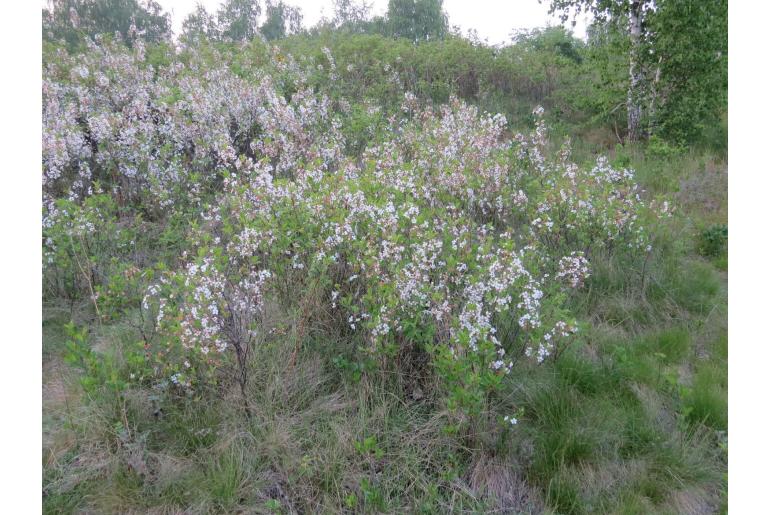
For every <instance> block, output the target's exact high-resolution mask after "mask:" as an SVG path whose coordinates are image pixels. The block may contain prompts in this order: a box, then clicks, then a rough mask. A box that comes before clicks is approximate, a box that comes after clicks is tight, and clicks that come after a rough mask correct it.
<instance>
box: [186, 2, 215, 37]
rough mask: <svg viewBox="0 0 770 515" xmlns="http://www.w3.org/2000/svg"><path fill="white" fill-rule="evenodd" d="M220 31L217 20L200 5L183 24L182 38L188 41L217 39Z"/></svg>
mask: <svg viewBox="0 0 770 515" xmlns="http://www.w3.org/2000/svg"><path fill="white" fill-rule="evenodd" d="M218 31H219V29H218V27H217V21H216V18H215V17H214V15H212V14H210V13H209V12H208V11H206V8H205V7H204V6H203V5H202V4H200V3H199V4H197V6H196V7H195V11H193V12H191V13H190V14H188V15H187V18H185V19H184V21H183V22H182V36H183V37H185V38H187V39H198V38H206V39H217V38H218Z"/></svg>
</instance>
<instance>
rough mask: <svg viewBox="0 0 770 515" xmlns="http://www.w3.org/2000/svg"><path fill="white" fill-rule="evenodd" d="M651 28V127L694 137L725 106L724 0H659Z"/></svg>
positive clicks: (681, 139) (714, 122)
mask: <svg viewBox="0 0 770 515" xmlns="http://www.w3.org/2000/svg"><path fill="white" fill-rule="evenodd" d="M649 27H650V29H649V30H650V37H649V49H648V50H647V51H646V52H644V53H643V55H644V56H645V59H646V60H647V68H648V69H650V70H651V86H650V87H651V91H650V100H649V107H648V109H649V118H650V123H651V129H652V130H653V131H654V132H656V133H659V134H660V135H661V136H663V137H665V138H666V139H669V140H672V141H676V142H678V143H691V142H694V141H696V140H698V139H700V138H702V137H704V136H705V135H706V134H707V133H708V132H709V131H710V130H712V128H718V127H719V126H720V123H719V116H720V115H721V114H723V113H724V112H725V111H726V109H727V0H659V1H658V2H657V6H656V9H655V11H654V12H652V13H651V14H650V17H649Z"/></svg>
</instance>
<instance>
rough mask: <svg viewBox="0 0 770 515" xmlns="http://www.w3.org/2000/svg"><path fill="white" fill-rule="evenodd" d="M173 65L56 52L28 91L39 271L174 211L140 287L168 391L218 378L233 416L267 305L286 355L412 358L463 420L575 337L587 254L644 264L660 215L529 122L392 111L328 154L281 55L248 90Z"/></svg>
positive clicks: (109, 280) (157, 367) (126, 276)
mask: <svg viewBox="0 0 770 515" xmlns="http://www.w3.org/2000/svg"><path fill="white" fill-rule="evenodd" d="M186 51H187V52H188V54H186V57H185V59H184V60H181V59H180V60H176V61H174V62H172V63H170V64H167V65H164V66H160V65H159V66H155V65H152V64H149V63H147V62H146V59H145V55H144V50H143V48H142V46H141V45H138V46H136V45H135V46H134V49H133V50H131V51H129V50H126V49H123V48H121V47H111V46H109V45H94V46H93V47H92V48H91V49H90V50H89V52H87V53H85V54H82V55H78V56H71V57H70V56H64V55H60V56H57V64H55V65H54V64H49V65H48V67H47V69H46V74H45V75H46V76H45V78H44V83H43V97H44V115H43V121H44V132H43V139H44V142H43V196H44V227H45V228H46V231H47V232H46V234H47V238H48V239H47V240H46V249H47V254H46V255H47V256H49V258H48V259H51V258H50V256H52V255H55V254H56V253H59V254H61V253H62V252H64V251H63V250H62V248H63V247H62V245H63V244H64V243H66V242H70V243H72V242H75V241H80V242H81V243H80V244H81V246H83V249H84V250H83V251H82V253H83V254H84V255H87V256H92V255H93V252H91V250H92V248H91V247H89V244H88V243H87V241H86V239H87V238H97V239H98V238H108V241H113V240H114V239H115V238H118V240H120V238H119V237H118V236H119V235H120V234H121V231H120V230H119V229H118V227H119V224H118V222H119V221H120V220H121V217H122V216H124V215H122V214H121V213H122V211H121V210H123V211H127V212H129V213H132V214H134V215H144V216H147V217H148V218H151V219H161V220H162V219H163V218H167V217H168V216H170V215H169V212H171V213H173V212H179V210H182V211H183V212H185V213H191V214H193V215H194V216H193V215H191V218H190V224H189V225H190V227H189V231H188V232H189V234H188V238H189V242H188V244H187V251H185V252H183V253H182V254H181V258H180V260H179V266H173V267H172V268H171V269H170V270H168V271H165V272H164V273H162V274H160V275H159V276H158V278H157V279H155V278H154V277H155V276H153V275H152V274H145V275H143V276H142V280H143V281H145V282H148V281H151V282H152V284H151V286H150V287H149V289H148V290H147V292H146V295H144V297H143V299H142V302H141V309H140V313H141V314H142V319H143V320H147V324H148V325H150V326H151V329H152V330H151V331H149V330H148V332H147V333H143V335H144V340H145V346H146V350H147V358H148V361H149V362H150V363H151V364H152V366H153V367H154V375H155V376H156V378H159V379H161V380H162V381H165V382H166V383H167V384H170V385H172V386H173V388H176V389H178V390H180V391H184V392H192V391H195V390H196V389H200V388H203V387H205V386H207V385H210V384H214V383H217V382H218V381H220V380H221V379H222V378H223V375H224V376H225V377H226V376H227V375H228V374H229V373H231V372H235V377H236V379H237V381H238V383H239V384H240V387H241V390H242V391H243V392H244V400H245V388H246V383H247V381H248V378H249V368H248V363H249V357H250V355H251V353H252V351H253V349H254V348H255V346H257V345H259V344H260V342H264V341H265V340H267V339H268V338H269V337H270V334H271V327H270V324H269V321H268V320H267V316H266V313H267V312H268V311H269V309H268V308H269V307H270V306H277V307H279V308H280V309H282V310H284V311H285V312H287V313H297V314H298V315H297V317H298V320H297V322H296V324H297V326H298V328H297V329H296V331H295V334H294V336H295V338H297V339H299V340H301V339H302V338H303V337H304V336H305V334H306V330H307V328H308V327H309V326H315V327H318V328H325V330H327V331H328V330H329V329H330V328H331V330H333V331H336V332H337V333H338V334H339V335H342V336H344V337H345V338H347V339H348V340H349V341H350V342H351V345H352V347H353V348H355V349H357V350H358V352H359V354H360V357H361V359H362V360H365V361H366V362H367V363H374V364H375V366H374V367H373V368H372V367H368V366H367V367H366V368H365V369H364V370H365V372H368V371H369V370H372V369H373V370H376V369H377V368H380V369H381V370H387V369H392V368H394V367H399V366H403V364H404V363H405V361H408V360H409V359H410V356H413V355H414V353H415V352H417V353H422V354H423V355H428V356H430V366H431V369H432V371H433V372H434V374H435V377H437V378H439V379H440V382H439V384H440V388H441V389H442V391H441V392H432V393H433V394H435V396H436V397H438V396H439V395H443V396H444V397H443V398H445V399H446V402H447V405H448V406H449V408H450V409H451V410H452V411H453V412H455V413H458V414H462V415H470V416H476V415H479V414H480V413H481V412H482V410H483V408H484V406H485V401H486V399H487V396H488V394H489V393H490V392H493V391H494V390H495V388H496V387H497V386H498V385H500V383H501V381H502V379H503V378H504V377H505V375H506V374H508V373H510V371H511V370H512V367H513V365H514V363H515V362H516V361H517V360H520V359H523V358H529V359H531V360H533V362H537V363H540V362H543V361H544V360H546V359H548V358H549V357H554V358H555V357H557V356H558V355H559V354H560V353H561V352H562V351H563V349H564V348H565V347H566V346H568V345H569V344H570V342H571V341H572V340H574V338H576V333H578V328H579V325H580V324H579V323H578V322H577V321H576V320H575V319H574V316H573V315H571V314H570V313H569V310H568V309H567V302H566V301H567V299H568V296H569V295H570V292H571V291H574V290H576V289H578V288H581V287H582V286H583V285H584V283H585V282H586V280H587V279H588V278H589V276H590V270H591V264H590V260H591V256H592V254H593V253H594V252H595V251H596V250H597V249H598V248H601V247H603V248H604V249H606V250H609V251H612V252H621V251H623V252H625V251H632V252H636V251H638V250H640V249H648V248H649V245H650V243H649V241H648V236H647V233H646V231H645V228H644V227H645V221H646V220H647V219H649V218H650V217H653V216H656V215H657V214H659V212H660V211H661V210H659V209H657V208H655V207H654V205H653V204H648V203H647V202H646V201H645V200H644V199H643V197H642V191H641V190H640V189H639V188H638V186H637V185H636V184H635V182H634V178H633V174H632V172H631V171H629V170H617V169H615V168H613V167H611V166H610V165H609V163H608V161H607V160H606V159H603V158H600V159H599V160H598V161H597V163H596V165H595V166H594V167H592V168H590V169H583V168H581V167H578V166H577V165H576V164H574V163H573V162H571V160H570V153H569V145H565V146H564V147H563V148H562V149H561V151H560V152H558V153H556V155H553V153H552V152H550V151H549V150H548V144H549V142H548V138H547V130H546V127H545V125H544V123H543V122H542V120H541V118H540V116H541V115H542V109H538V110H536V111H535V115H536V117H537V119H538V122H537V125H536V128H535V130H534V131H533V132H532V133H531V134H526V135H525V134H518V135H515V136H514V137H512V138H511V137H509V136H507V134H506V126H507V122H506V120H505V118H504V117H503V116H501V115H495V116H490V115H486V114H480V113H479V112H478V111H477V110H476V109H475V108H473V107H469V106H468V105H465V104H464V103H462V102H460V101H458V100H457V99H452V100H451V101H450V103H449V104H448V105H445V106H442V107H439V108H436V109H433V108H423V107H421V106H420V105H419V103H418V102H417V100H416V98H415V97H414V96H413V95H410V94H406V95H405V97H404V101H403V104H402V106H401V109H400V111H399V113H398V114H397V115H395V114H394V115H391V116H390V117H389V118H387V120H388V121H387V124H386V125H385V127H384V128H383V127H381V126H380V125H381V124H383V123H384V120H385V119H386V118H385V117H383V116H380V114H379V112H378V110H377V109H376V108H375V107H371V109H369V111H368V112H369V114H370V115H371V120H372V122H371V123H372V124H373V125H372V127H374V124H376V125H377V127H380V128H379V129H378V130H377V133H378V137H377V138H375V139H374V141H375V143H373V144H370V145H369V146H368V147H367V148H366V149H365V150H364V151H363V152H362V153H361V155H360V156H353V157H346V156H345V154H344V149H345V148H346V141H345V139H344V137H343V136H342V135H343V134H344V133H346V132H349V131H343V130H342V128H341V125H340V121H339V120H338V119H337V117H336V116H335V113H337V112H339V111H342V112H346V110H347V109H348V107H347V106H346V105H345V103H344V99H338V100H335V102H336V104H334V103H333V102H332V101H330V100H329V99H328V98H327V97H326V96H324V95H323V94H322V93H319V92H314V91H313V90H312V89H311V88H310V87H308V86H307V76H308V74H309V72H306V71H303V70H302V68H301V67H300V66H299V65H297V63H295V62H294V61H293V60H291V59H290V58H286V57H283V56H281V55H280V53H278V52H277V51H276V50H275V49H273V50H271V53H270V55H269V63H270V64H269V67H270V71H272V73H268V71H266V70H267V69H266V70H261V69H257V70H244V69H242V68H240V67H236V66H234V64H235V63H232V62H230V63H229V65H228V64H227V63H224V64H223V63H218V62H217V61H216V59H215V60H214V62H213V63H212V62H211V60H210V59H208V60H207V58H206V57H205V56H204V55H202V54H199V53H196V52H197V51H196V50H195V49H188V50H186ZM326 57H327V60H328V63H329V74H330V75H334V74H335V73H336V68H335V64H334V60H333V58H332V56H331V55H330V54H327V55H326ZM234 68H235V69H234ZM333 104H334V105H333ZM366 123H368V122H365V123H364V124H366ZM360 143H361V142H360V141H358V142H356V146H357V145H359V144H360ZM100 183H101V184H103V185H104V186H103V187H104V188H105V191H107V193H106V194H105V193H100V190H99V184H100ZM63 198H64V199H67V200H55V199H63ZM102 199H103V204H104V205H102V204H101V203H102ZM664 207H665V209H667V204H664ZM665 209H664V211H665ZM198 214H199V216H198ZM109 238H113V239H112V240H110V239H109ZM121 241H122V240H121ZM115 245H118V246H119V243H115ZM73 252H74V254H72V255H74V256H76V257H77V256H80V254H79V253H78V251H77V248H75V250H74V251H73ZM89 252H90V253H89ZM76 261H77V260H76ZM78 263H79V261H78ZM118 265H119V266H118ZM118 265H116V266H113V268H112V273H111V274H104V277H103V278H102V279H101V280H100V281H99V280H94V281H88V284H89V288H90V291H89V293H90V294H91V295H92V297H93V298H94V299H95V303H96V304H95V305H96V306H97V307H98V306H99V304H98V302H97V300H96V299H98V297H99V293H101V294H102V295H103V296H104V297H105V298H106V299H108V300H109V302H103V304H102V305H103V306H106V307H108V308H109V309H111V310H113V311H119V310H120V309H123V308H124V306H123V305H122V304H121V303H120V302H119V301H117V300H116V299H118V298H119V297H120V296H121V293H120V292H121V291H123V292H125V291H127V289H131V290H132V291H133V290H135V289H136V286H137V285H138V284H139V282H137V281H138V280H137V277H138V276H137V274H136V273H135V269H134V268H133V267H131V266H128V265H126V263H125V261H124V262H122V264H120V263H118ZM70 268H72V267H70ZM84 276H85V275H84ZM93 283H100V284H93ZM129 298H132V297H129ZM247 412H248V406H247ZM511 417H512V415H509V416H508V419H506V421H507V422H510V423H511V424H513V423H515V421H516V418H515V417H513V418H511Z"/></svg>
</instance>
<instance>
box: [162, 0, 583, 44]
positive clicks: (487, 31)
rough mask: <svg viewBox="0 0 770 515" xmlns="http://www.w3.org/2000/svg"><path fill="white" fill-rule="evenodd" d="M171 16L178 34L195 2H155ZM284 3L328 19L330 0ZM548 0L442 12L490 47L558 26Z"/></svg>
mask: <svg viewBox="0 0 770 515" xmlns="http://www.w3.org/2000/svg"><path fill="white" fill-rule="evenodd" d="M156 1H157V2H159V3H160V4H161V5H162V6H163V8H164V9H165V10H166V11H168V12H170V13H171V18H172V21H173V28H174V33H176V34H179V32H180V30H181V27H182V20H184V18H185V17H186V16H187V15H188V14H189V13H190V12H191V11H193V10H194V9H195V4H196V3H198V2H196V0H156ZM285 2H286V3H287V4H291V5H295V6H297V7H300V8H301V9H302V14H303V15H304V19H303V24H304V25H305V26H306V27H310V26H312V25H315V23H316V22H318V20H319V19H321V16H322V15H323V16H325V17H327V18H331V17H332V14H333V8H332V6H333V2H332V0H285ZM200 3H201V4H203V5H204V6H205V7H206V10H207V11H209V12H216V10H217V8H218V7H219V5H220V4H221V3H222V0H200ZM367 3H370V4H373V8H372V12H373V14H375V15H377V14H385V11H386V10H387V7H388V0H369V1H368V2H367ZM548 3H549V2H548V1H547V0H546V1H545V2H544V3H543V4H540V3H539V2H538V0H444V10H446V12H447V14H448V15H449V25H450V26H451V25H459V26H460V28H461V29H462V31H463V33H464V34H465V33H466V32H467V30H468V29H476V30H477V31H478V34H479V37H480V38H481V39H487V40H488V41H489V43H490V44H499V43H506V42H509V41H510V36H511V32H512V31H514V30H516V29H533V28H535V27H545V26H546V25H558V24H559V19H558V18H556V17H553V16H548ZM585 27H586V20H585V19H584V18H583V17H582V15H581V17H580V18H578V20H577V25H576V26H575V28H574V32H575V35H576V36H577V37H580V38H583V37H585Z"/></svg>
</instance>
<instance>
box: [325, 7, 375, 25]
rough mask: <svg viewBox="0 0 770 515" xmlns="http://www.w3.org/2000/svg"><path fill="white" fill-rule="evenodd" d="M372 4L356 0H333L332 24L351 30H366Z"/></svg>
mask: <svg viewBox="0 0 770 515" xmlns="http://www.w3.org/2000/svg"><path fill="white" fill-rule="evenodd" d="M371 12H372V4H368V3H366V2H365V1H360V2H359V1H356V0H334V17H333V18H332V21H331V23H332V25H333V26H334V27H335V28H337V29H343V30H349V31H351V32H367V31H368V30H369V29H370V27H369V25H370V23H369V21H370V18H371Z"/></svg>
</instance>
